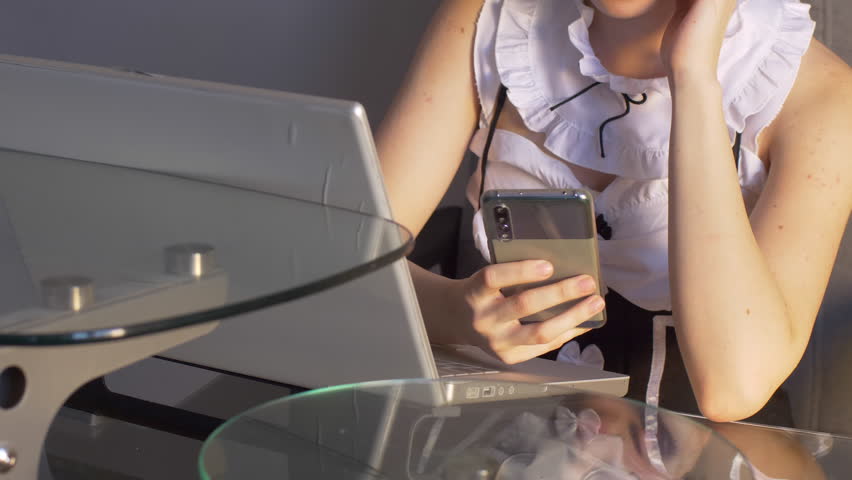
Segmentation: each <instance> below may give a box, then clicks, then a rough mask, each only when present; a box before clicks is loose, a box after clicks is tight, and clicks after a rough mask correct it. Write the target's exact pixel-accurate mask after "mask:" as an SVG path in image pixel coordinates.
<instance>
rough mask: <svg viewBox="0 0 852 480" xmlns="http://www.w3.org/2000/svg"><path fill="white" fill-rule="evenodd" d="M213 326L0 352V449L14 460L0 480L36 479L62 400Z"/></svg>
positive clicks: (207, 331)
mask: <svg viewBox="0 0 852 480" xmlns="http://www.w3.org/2000/svg"><path fill="white" fill-rule="evenodd" d="M215 327H216V323H215V322H210V323H206V324H202V325H196V326H192V327H184V328H181V329H176V330H170V331H167V332H162V333H157V334H153V335H146V336H141V337H134V338H129V339H125V340H115V341H109V342H102V343H91V344H82V345H68V346H51V347H4V348H0V372H2V373H0V450H2V449H5V451H6V452H10V453H11V454H12V455H13V459H14V464H13V465H7V466H5V467H0V479H2V480H7V479H20V480H35V479H36V478H38V471H39V464H40V463H41V461H42V456H43V447H44V439H45V437H46V436H47V431H48V429H49V427H50V424H51V422H52V421H53V418H54V417H55V416H56V413H57V412H58V411H59V408H60V407H61V406H62V405H63V403H64V402H65V401H66V399H67V398H68V397H69V396H70V395H71V394H72V393H74V391H75V390H77V389H78V388H80V387H81V386H82V385H84V384H85V383H86V382H89V381H90V380H92V379H94V378H97V377H100V376H103V375H105V374H107V373H109V372H111V371H114V370H117V369H119V368H122V367H125V366H127V365H129V364H131V363H133V362H136V361H139V360H141V359H143V358H147V357H149V356H151V355H154V354H156V353H159V352H162V351H163V350H166V349H168V348H171V347H173V346H176V345H180V344H181V343H184V342H187V341H189V340H192V339H194V338H197V337H199V336H201V335H204V334H207V333H209V332H210V331H212V330H213V329H214V328H215ZM0 460H2V454H0ZM0 463H2V462H0ZM11 463H12V462H9V464H11Z"/></svg>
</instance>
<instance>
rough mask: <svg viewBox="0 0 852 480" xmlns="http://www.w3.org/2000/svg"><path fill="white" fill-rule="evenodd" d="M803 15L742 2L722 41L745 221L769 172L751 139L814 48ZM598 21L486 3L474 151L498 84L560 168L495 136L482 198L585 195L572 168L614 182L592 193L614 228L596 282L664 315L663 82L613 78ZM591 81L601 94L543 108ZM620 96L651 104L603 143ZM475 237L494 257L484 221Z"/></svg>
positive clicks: (568, 5)
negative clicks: (597, 46) (496, 193)
mask: <svg viewBox="0 0 852 480" xmlns="http://www.w3.org/2000/svg"><path fill="white" fill-rule="evenodd" d="M809 8H810V6H809V5H807V4H803V3H801V2H800V1H799V0H739V4H738V6H737V8H736V11H735V13H734V15H733V17H732V18H731V21H730V23H729V25H728V28H727V32H726V34H725V40H724V43H723V45H722V51H721V57H720V62H719V71H718V75H719V80H720V81H721V84H722V87H723V107H724V113H725V120H726V122H727V125H728V130H729V133H730V135H731V139H732V143H733V139H734V137H735V134H736V133H737V132H741V133H742V145H741V146H742V148H741V150H740V152H741V154H740V162H739V179H740V185H741V186H742V192H743V198H744V200H745V205H746V208H747V209H748V210H749V211H750V210H751V208H752V207H753V206H754V203H755V201H756V200H757V197H758V195H759V194H760V191H761V190H762V188H763V184H764V182H765V180H766V174H767V172H766V170H765V167H764V165H763V163H762V162H761V160H760V159H759V158H758V156H757V154H756V153H755V152H757V151H758V144H757V141H758V136H759V134H760V132H761V131H762V130H763V129H764V128H765V127H766V126H767V125H768V124H769V123H770V122H771V121H772V120H773V119H774V118H775V116H776V115H777V114H778V112H779V111H780V110H781V106H782V105H783V103H784V100H785V98H786V97H787V95H788V93H789V92H790V89H791V88H792V86H793V82H794V81H795V78H796V74H797V72H798V68H799V64H800V62H801V58H802V56H803V55H804V53H805V51H806V50H807V48H808V46H809V44H810V40H811V37H812V34H813V30H814V22H813V21H811V18H810V15H809ZM593 15H594V10H593V9H591V8H590V7H588V6H586V5H584V4H583V3H582V1H581V0H576V1H574V2H572V1H570V0H485V4H484V6H483V9H482V13H481V14H480V18H479V21H478V23H477V32H476V40H475V46H474V68H475V75H476V83H477V90H478V93H479V100H480V103H481V105H482V117H481V121H480V129H479V131H478V132H477V133H476V135H475V136H474V138H473V140H472V142H471V150H472V151H474V152H475V153H477V154H480V155H481V154H482V150H483V147H484V144H485V139H486V136H487V126H488V123H489V121H490V120H491V118H492V117H493V111H494V106H495V102H496V98H497V94H498V90H499V87H500V84H501V83H502V84H503V85H505V86H506V87H507V88H508V98H509V101H510V102H511V103H512V104H513V105H514V106H515V107H516V108H517V110H518V112H519V113H520V115H521V117H522V118H523V121H524V123H525V124H526V126H527V128H529V129H530V130H531V131H533V132H543V133H544V134H545V138H546V140H545V143H544V145H545V147H546V148H547V149H548V150H549V151H550V152H551V153H552V154H554V155H555V156H556V157H558V158H554V157H553V156H551V155H547V154H546V153H544V152H543V151H542V150H541V149H539V147H538V146H536V145H535V144H534V143H533V142H531V141H529V140H528V139H526V138H525V137H523V136H520V135H518V134H515V133H511V132H508V131H503V130H497V131H496V132H495V135H494V139H493V141H492V145H491V150H490V151H489V159H488V166H487V168H488V170H487V173H486V179H485V189H486V190H487V189H494V188H564V187H584V186H583V185H582V184H581V182H580V181H578V180H577V178H576V177H575V176H574V174H573V173H572V171H571V169H570V168H569V164H574V165H579V166H582V167H586V168H589V169H592V170H598V171H601V172H605V173H609V174H612V175H614V176H615V177H616V178H615V180H614V181H613V182H612V183H611V184H610V185H609V186H607V187H606V188H605V189H604V190H603V191H602V192H593V193H594V196H595V205H596V209H597V213H599V214H603V215H604V217H605V218H606V221H607V223H608V224H609V225H610V227H612V237H611V239H609V240H604V239H600V244H599V245H600V258H601V272H602V277H603V278H602V280H603V283H604V284H605V285H607V286H608V287H610V288H612V289H614V290H616V291H618V292H619V293H620V294H621V295H623V296H624V297H625V298H627V299H628V300H630V301H631V302H633V303H635V304H636V305H638V306H640V307H643V308H645V309H647V310H652V311H653V310H671V297H670V293H669V275H668V149H669V133H670V126H671V94H670V91H669V85H668V81H667V79H666V78H654V79H635V78H627V77H623V76H619V75H614V74H611V73H609V72H608V71H607V70H606V68H604V66H603V64H601V61H600V60H599V59H598V57H596V56H595V52H594V50H593V49H592V46H591V44H590V42H589V30H588V27H589V25H591V23H592V20H593ZM594 82H601V83H602V85H599V86H597V87H595V88H592V89H590V90H589V91H588V92H586V93H584V94H582V95H580V96H578V97H576V98H575V99H573V100H571V101H570V102H567V103H565V104H564V105H562V106H560V107H559V108H557V109H555V110H553V111H551V110H550V107H551V106H554V105H556V104H558V103H560V102H561V101H563V100H565V99H567V98H569V97H571V96H572V95H574V94H576V93H577V92H580V91H581V90H583V89H584V88H586V87H588V86H589V85H591V84H592V83H594ZM622 94H627V95H629V96H630V97H631V98H637V99H638V97H639V96H641V95H642V94H646V95H647V101H646V102H645V103H643V104H641V105H631V112H630V114H629V115H627V116H625V117H623V118H620V119H618V120H615V121H612V122H610V123H609V124H608V125H607V126H606V128H605V130H604V131H603V138H602V139H600V138H599V127H600V125H601V124H602V123H603V122H604V121H606V120H607V119H609V118H611V117H614V116H617V115H619V114H621V113H623V112H624V109H625V100H624V98H623V96H622ZM601 141H602V143H603V146H604V147H605V153H606V156H605V157H603V156H602V155H601V151H600V150H601V148H600V142H601ZM724 160H726V161H728V159H724ZM730 161H733V158H731V159H730ZM478 171H479V170H478V169H477V172H478ZM479 187H480V179H479V174H478V173H477V174H475V175H474V177H473V178H471V180H470V184H469V186H468V199H469V200H470V201H471V203H472V204H473V205H474V206H478V205H479V201H478V198H477V197H478V195H479ZM474 238H475V239H476V243H477V246H478V247H479V249H480V251H481V252H482V253H483V255H484V256H485V257H486V258H489V255H488V242H487V239H486V236H485V231H484V228H483V224H482V219H481V215H480V214H479V213H477V216H476V217H475V219H474Z"/></svg>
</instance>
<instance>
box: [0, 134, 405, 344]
mask: <svg viewBox="0 0 852 480" xmlns="http://www.w3.org/2000/svg"><path fill="white" fill-rule="evenodd" d="M411 246H412V239H411V235H410V234H409V233H408V232H407V231H406V230H405V229H404V228H403V227H401V226H400V225H398V224H396V223H394V222H392V221H389V220H385V219H382V218H378V217H374V216H371V215H367V214H364V213H360V212H357V211H350V210H345V209H340V208H334V207H329V206H323V205H320V204H316V203H311V202H306V201H300V200H295V199H292V198H286V197H281V196H276V195H270V194H266V193H259V192H255V191H250V190H245V189H240V188H233V187H228V186H223V185H219V184H215V183H208V182H204V181H198V180H191V179H186V178H180V177H175V176H170V175H163V174H157V173H151V172H146V171H141V170H135V169H129V168H122V167H114V166H107V165H103V164H97V163H91V162H82V161H76V160H69V159H63V158H56V157H48V156H42V155H36V154H31V153H23V152H14V151H7V150H0V265H3V268H2V271H0V345H3V344H5V345H56V344H66V343H84V342H95V341H104V340H111V339H116V338H125V337H129V336H134V335H141V334H149V333H154V332H158V331H163V330H168V329H172V328H178V327H182V326H188V325H192V324H196V323H200V322H207V321H212V320H217V319H224V318H227V317H229V316H232V315H236V314H240V313H245V312H249V311H253V310H257V309H261V308H265V307H268V306H271V305H275V304H279V303H283V302H287V301H290V300H293V299H296V298H300V297H303V296H306V295H309V294H312V293H315V292H318V291H321V290H323V289H327V288H330V287H332V286H335V285H339V284H341V283H344V282H346V281H348V280H351V279H353V278H356V277H358V276H361V275H364V274H366V273H368V272H371V271H373V270H376V269H378V268H380V267H382V266H384V265H387V264H389V263H391V262H393V261H395V260H397V259H400V258H402V257H404V255H406V254H407V253H408V252H409V251H410V249H411Z"/></svg>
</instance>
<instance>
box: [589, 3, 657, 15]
mask: <svg viewBox="0 0 852 480" xmlns="http://www.w3.org/2000/svg"><path fill="white" fill-rule="evenodd" d="M587 3H589V4H591V5H592V6H594V7H595V9H597V10H598V11H599V12H601V13H602V14H604V15H606V16H607V17H612V18H618V19H629V18H636V17H640V16H642V15H644V14H646V13H648V12H649V11H651V10H652V9H653V8H654V7H659V6H661V5H660V4H662V3H666V2H665V1H664V0H588V2H587Z"/></svg>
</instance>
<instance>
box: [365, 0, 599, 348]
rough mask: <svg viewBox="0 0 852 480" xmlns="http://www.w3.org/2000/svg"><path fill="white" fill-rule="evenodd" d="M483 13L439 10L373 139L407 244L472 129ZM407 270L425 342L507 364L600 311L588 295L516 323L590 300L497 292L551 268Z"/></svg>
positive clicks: (467, 6)
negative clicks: (450, 274) (452, 276)
mask: <svg viewBox="0 0 852 480" xmlns="http://www.w3.org/2000/svg"><path fill="white" fill-rule="evenodd" d="M482 4H483V0H444V1H443V3H442V4H441V6H440V8H439V9H438V11H437V13H436V14H435V17H434V18H433V19H432V23H431V25H430V26H429V29H428V30H427V32H426V36H425V38H424V40H423V42H422V44H421V45H420V49H419V51H418V54H417V57H416V59H415V61H414V63H413V65H412V68H411V70H410V72H409V75H408V78H407V80H406V83H405V86H404V87H403V88H402V90H401V91H400V93H399V95H398V97H397V99H396V101H395V102H394V104H393V106H392V107H391V110H390V112H389V113H388V115H387V117H386V118H385V120H384V121H383V122H382V125H381V127H380V128H379V130H378V133H377V135H376V139H377V147H378V151H379V159H380V161H381V166H382V173H383V174H384V180H385V185H386V188H387V191H388V196H389V198H390V204H391V209H392V211H393V213H394V217H395V218H396V220H397V221H399V222H400V223H402V224H403V225H405V226H406V227H408V228H409V229H410V230H411V231H412V232H413V233H414V234H415V235H417V234H418V233H419V232H420V229H422V228H423V225H424V224H425V223H426V220H427V219H428V218H429V216H430V215H431V214H432V211H433V210H434V209H435V206H436V205H438V202H439V201H440V199H441V197H442V196H443V195H444V193H445V191H446V190H447V187H448V186H449V184H450V181H451V180H452V178H453V176H454V174H455V173H456V170H458V166H459V163H460V162H461V160H462V158H463V156H464V153H465V150H466V148H467V145H468V142H469V141H470V138H471V135H472V134H473V130H474V128H475V127H476V124H477V116H478V114H479V107H478V101H477V98H476V91H475V85H476V82H475V80H474V74H473V61H472V58H473V39H474V31H475V26H476V20H477V17H478V14H479V11H480V9H481V7H482ZM409 265H410V269H411V277H412V281H413V283H414V286H415V288H416V290H417V298H418V301H419V302H420V310H421V312H422V313H423V319H424V321H425V323H426V330H427V332H428V334H429V339H430V340H431V341H432V342H436V343H465V344H472V345H478V346H480V347H482V348H484V349H485V350H486V351H489V352H491V353H493V354H495V355H496V356H497V357H499V358H500V359H502V360H504V361H506V362H509V363H515V362H520V361H523V360H528V359H530V358H532V357H535V356H537V355H540V354H542V353H545V352H547V351H550V350H553V349H554V348H558V347H559V346H560V345H562V344H563V343H564V342H566V341H568V340H570V339H571V338H573V337H575V336H577V335H579V334H580V333H582V332H583V331H584V330H582V329H579V328H576V327H577V325H579V324H581V323H583V322H584V321H585V320H587V319H588V318H590V317H591V316H593V315H594V314H596V313H598V312H599V311H600V310H601V308H602V306H598V305H596V304H595V303H594V301H595V300H600V297H599V296H597V295H592V296H591V297H590V298H589V299H588V300H586V301H585V302H581V303H580V304H579V305H577V306H575V307H573V308H571V309H570V310H568V311H567V312H565V313H563V314H561V315H558V316H556V317H554V318H552V319H550V320H547V321H545V322H540V323H538V324H535V325H522V324H521V323H520V321H519V320H518V319H519V318H523V317H525V316H527V315H530V314H533V313H536V312H539V311H541V310H545V309H547V308H550V307H552V306H555V305H559V304H561V303H563V302H566V301H568V300H573V299H576V298H579V297H581V296H586V295H588V294H589V293H592V291H593V290H594V283H593V282H592V284H591V285H587V284H585V282H583V280H586V279H589V278H588V277H584V276H581V277H575V278H572V279H567V280H563V281H561V282H558V283H556V284H553V285H549V286H546V287H540V288H536V289H533V290H529V291H527V292H525V293H523V294H520V295H516V296H513V297H508V298H506V297H504V296H503V295H502V294H501V293H500V289H501V288H503V287H507V286H511V285H520V284H523V283H530V282H535V281H540V280H543V279H546V278H548V277H549V276H550V275H551V274H552V267H551V266H550V265H549V264H547V265H542V263H541V262H536V261H533V260H530V261H525V262H515V263H510V264H503V265H493V266H488V267H485V268H484V269H482V270H480V271H479V272H478V273H477V274H476V275H474V276H472V277H470V278H468V279H464V280H449V279H446V278H443V277H440V276H438V275H435V274H433V273H431V272H428V271H426V270H423V269H421V268H419V267H417V266H416V265H413V264H409ZM542 267H544V268H542ZM589 280H590V279H589Z"/></svg>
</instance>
